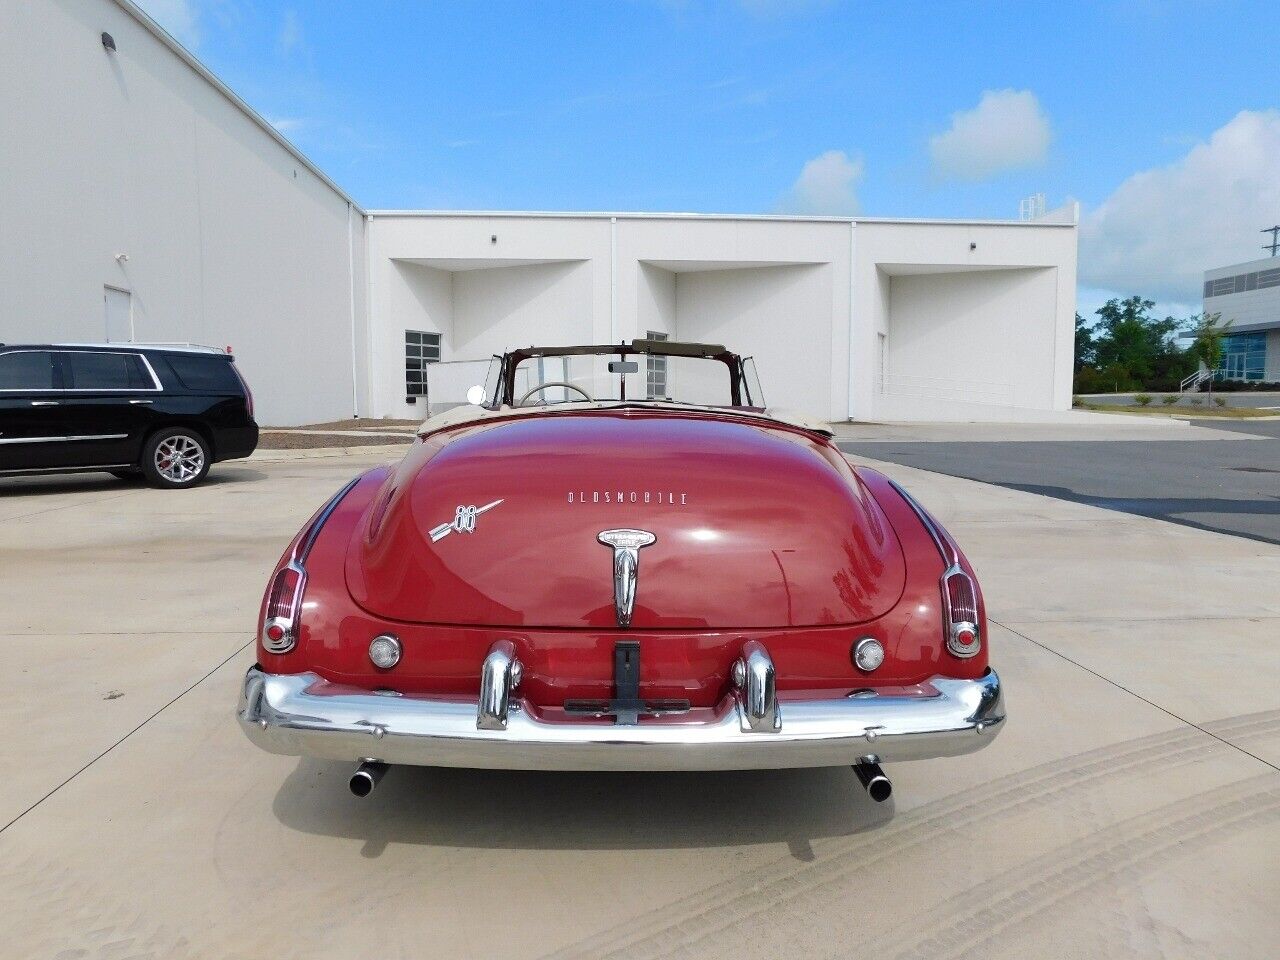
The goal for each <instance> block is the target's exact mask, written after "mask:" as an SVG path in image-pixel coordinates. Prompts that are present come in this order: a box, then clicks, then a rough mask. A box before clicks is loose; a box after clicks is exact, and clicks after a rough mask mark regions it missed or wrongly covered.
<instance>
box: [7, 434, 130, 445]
mask: <svg viewBox="0 0 1280 960" xmlns="http://www.w3.org/2000/svg"><path fill="white" fill-rule="evenodd" d="M128 436H129V435H128V434H127V433H84V434H77V435H75V436H74V437H0V443H70V442H71V441H72V440H123V439H125V438H126V437H128Z"/></svg>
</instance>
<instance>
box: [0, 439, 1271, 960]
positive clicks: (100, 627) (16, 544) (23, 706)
mask: <svg viewBox="0 0 1280 960" xmlns="http://www.w3.org/2000/svg"><path fill="white" fill-rule="evenodd" d="M377 459H378V458H377V457H376V456H372V457H371V456H368V455H366V456H364V457H359V456H353V457H346V458H340V459H309V460H305V461H301V460H300V461H293V462H278V463H249V464H243V465H228V466H223V467H221V468H219V469H217V470H216V471H215V474H214V477H213V479H214V480H215V481H216V482H212V483H210V484H209V485H208V486H205V487H203V488H200V489H197V490H192V491H186V492H182V493H167V492H155V491H151V490H147V489H142V488H138V487H129V486H124V485H121V484H119V483H117V482H115V481H111V480H108V479H98V478H78V479H71V480H58V481H54V480H39V481H21V482H16V483H5V484H3V485H0V570H2V571H3V575H2V576H0V671H2V672H3V675H4V677H5V678H6V681H7V683H6V690H7V696H6V697H5V698H4V699H3V701H0V723H3V725H4V730H5V732H6V733H5V736H4V738H3V739H0V769H3V770H4V771H5V776H4V777H3V778H0V826H2V825H5V824H7V826H6V827H4V829H3V832H0V903H4V904H5V905H6V909H5V910H4V911H3V912H0V944H2V945H3V946H0V956H3V957H5V958H6V960H8V958H15V960H17V958H25V957H32V958H40V960H48V958H55V957H61V958H70V957H77V958H121V957H155V958H164V960H169V958H183V957H202V958H204V957H208V958H233V957H234V958H254V960H259V958H264V957H271V958H279V960H285V958H293V957H297V958H308V960H315V958H328V957H333V958H343V960H350V958H366V957H405V958H418V957H427V956H429V957H448V958H455V957H473V958H485V960H488V958H492V957H499V956H501V957H509V958H525V957H529V958H533V957H541V956H548V955H549V956H556V957H582V958H591V960H597V958H602V957H619V958H635V957H660V956H666V957H697V958H706V957H724V958H735V960H737V958H742V957H748V956H770V957H806V958H807V957H837V956H839V957H852V956H875V957H885V958H889V957H899V956H918V957H929V958H938V957H961V956H965V957H968V956H984V957H991V958H1011V960H1012V958H1017V960H1026V958H1028V957H1054V958H1058V957H1068V956H1072V957H1091V958H1093V957H1125V958H1130V957H1212V958H1223V957H1232V958H1240V957H1243V958H1252V957H1256V958H1259V960H1262V958H1266V960H1271V958H1272V957H1274V953H1275V944H1276V943H1278V942H1280V915H1278V914H1277V911H1276V903H1277V900H1278V899H1280V881H1278V879H1277V876H1278V875H1277V871H1276V864H1277V862H1280V773H1278V772H1277V769H1276V767H1277V765H1278V764H1280V709H1278V705H1277V702H1276V698H1275V688H1274V680H1275V677H1276V676H1277V675H1278V674H1280V647H1277V645H1276V643H1275V638H1276V636H1277V635H1280V595H1277V592H1276V591H1275V590H1269V589H1259V587H1258V585H1259V584H1274V583H1276V582H1277V581H1278V580H1280V548H1276V547H1274V546H1271V545H1269V544H1265V543H1261V542H1256V541H1250V540H1245V539H1241V538H1238V537H1229V536H1222V535H1219V534H1215V533H1209V532H1205V531H1201V530H1195V529H1191V528H1188V527H1184V526H1175V525H1172V524H1167V523H1162V522H1159V521H1155V520H1150V519H1146V518H1143V517H1137V516H1132V515H1129V514H1125V513H1120V512H1115V511H1109V510H1099V509H1096V508H1093V507H1090V506H1085V505H1081V504H1077V503H1071V502H1065V501H1062V500H1059V499H1053V498H1047V497H1042V496H1037V495H1034V494H1029V493H1025V492H1021V491H1016V490H1010V489H1005V488H1001V487H996V486H990V485H986V484H980V483H975V482H972V481H969V480H963V479H956V478H953V477H946V476H939V475H937V474H930V473H924V472H922V471H918V470H915V469H911V468H907V467H900V466H895V465H886V466H885V469H886V470H888V471H889V472H890V473H891V474H892V475H894V476H895V477H897V478H898V479H900V480H902V481H903V482H904V483H906V484H907V485H908V486H909V487H910V488H911V489H912V490H913V491H915V492H916V493H917V494H918V495H919V496H920V497H921V498H922V499H923V500H924V502H925V503H926V504H927V505H928V506H929V507H930V508H931V509H933V510H934V511H935V512H936V513H937V514H938V515H939V516H940V517H941V518H942V519H943V520H944V521H946V522H947V523H949V524H950V526H951V528H952V530H953V531H954V532H955V534H956V535H957V536H958V537H959V539H960V540H961V542H962V543H963V544H964V545H965V547H966V549H967V550H968V552H969V554H970V556H971V557H972V559H973V560H974V562H975V564H976V565H977V568H978V570H979V572H980V574H981V576H982V582H983V584H984V585H985V588H986V592H987V596H988V602H989V607H990V612H991V615H992V617H993V624H992V628H991V636H990V643H991V647H992V651H993V657H994V662H995V663H996V665H997V666H998V667H999V669H1000V670H1001V672H1002V674H1003V676H1004V677H1005V680H1006V683H1007V686H1008V692H1009V709H1010V721H1009V724H1008V728H1007V730H1006V731H1005V732H1004V734H1003V735H1002V736H1001V738H1000V739H999V740H998V741H997V742H996V743H995V744H993V745H992V746H991V747H990V748H989V749H988V750H986V751H984V752H982V753H979V754H976V755H974V756H972V757H967V758H955V759H951V760H940V761H930V762H923V763H916V764H899V765H897V766H894V767H892V768H890V770H889V773H890V775H891V776H892V777H893V778H894V781H895V787H896V790H895V794H894V798H893V800H891V801H890V802H889V803H888V804H886V805H883V806H876V805H874V804H872V803H871V802H870V801H869V800H868V799H867V797H866V796H865V795H864V794H863V792H862V791H861V789H860V788H859V787H858V786H857V783H856V781H855V779H854V777H853V775H852V773H851V772H850V771H849V770H846V769H833V770H811V771H794V772H782V773H762V774H753V773H731V774H709V775H697V774H682V775H673V774H654V775H610V776H589V775H572V774H569V775H567V774H539V773H502V772H492V771H490V772H477V771H453V770H414V769H403V768H399V769H394V770H392V771H391V773H390V774H389V775H388V776H387V778H386V780H385V782H384V783H383V785H382V786H381V787H379V789H378V791H377V792H376V793H375V794H374V795H373V796H372V797H371V798H369V799H368V800H365V801H359V800H356V799H355V798H353V797H351V796H350V795H349V794H348V793H347V791H346V786H345V781H346V778H347V775H348V774H349V772H350V770H349V768H348V767H347V766H346V765H343V764H331V763H321V762H314V761H305V760H304V761H299V760H296V759H291V758H286V757H275V756H269V755H267V754H265V753H261V752H259V751H257V750H256V749H254V748H253V747H251V746H250V744H249V743H248V742H247V741H246V740H245V739H244V737H243V736H242V735H241V733H240V732H239V730H238V729H237V727H236V725H235V723H234V721H233V718H232V712H233V706H234V701H235V697H236V692H237V685H238V680H239V677H240V676H241V674H242V673H243V671H244V669H245V668H246V667H248V665H249V664H250V662H251V660H252V652H251V649H250V648H249V647H248V646H247V641H248V637H249V634H250V632H251V630H252V621H253V618H254V616H255V612H256V610H257V605H258V599H259V593H260V590H261V588H262V586H263V580H264V578H265V576H266V574H267V572H268V571H269V569H270V567H271V565H272V563H273V562H274V561H275V559H276V556H277V555H278V553H279V552H280V550H281V549H282V548H283V546H284V544H285V543H286V542H287V540H288V539H289V537H290V536H291V534H292V533H293V532H294V530H295V528H296V527H297V526H298V524H300V523H301V522H302V521H303V520H304V519H305V518H306V516H307V515H308V514H310V512H311V511H312V509H313V508H314V506H315V505H316V504H317V503H319V502H320V501H321V500H322V499H323V498H324V497H325V496H326V495H327V494H329V493H330V492H332V491H333V490H335V489H336V488H337V487H338V486H339V485H340V484H341V483H342V482H343V481H344V480H345V479H346V478H347V477H348V476H350V475H351V473H352V472H353V471H355V470H356V469H358V468H361V467H363V466H366V465H370V464H372V463H375V462H377Z"/></svg>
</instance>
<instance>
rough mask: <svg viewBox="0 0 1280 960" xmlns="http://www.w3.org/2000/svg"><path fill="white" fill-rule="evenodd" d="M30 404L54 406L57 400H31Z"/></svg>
mask: <svg viewBox="0 0 1280 960" xmlns="http://www.w3.org/2000/svg"><path fill="white" fill-rule="evenodd" d="M31 405H32V406H33V407H56V406H57V405H58V401H57V400H32V401H31Z"/></svg>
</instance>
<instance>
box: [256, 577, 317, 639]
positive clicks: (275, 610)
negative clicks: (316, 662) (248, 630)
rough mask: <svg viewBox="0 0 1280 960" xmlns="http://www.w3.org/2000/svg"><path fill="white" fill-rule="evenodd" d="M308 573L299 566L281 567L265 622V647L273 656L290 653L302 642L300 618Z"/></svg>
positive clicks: (268, 604) (268, 603)
mask: <svg viewBox="0 0 1280 960" xmlns="http://www.w3.org/2000/svg"><path fill="white" fill-rule="evenodd" d="M306 585H307V573H306V571H305V570H303V569H302V567H300V566H298V564H296V563H292V562H290V563H289V564H288V565H286V566H284V567H281V568H280V571H279V572H278V573H277V574H276V575H275V579H274V580H272V581H271V590H270V591H269V592H268V593H267V608H266V613H265V614H264V615H263V618H262V646H263V647H264V648H265V649H266V650H267V651H268V652H270V653H288V652H289V651H290V650H292V649H293V647H294V644H296V643H297V642H298V614H299V613H300V612H301V610H302V591H303V590H304V589H305V587H306Z"/></svg>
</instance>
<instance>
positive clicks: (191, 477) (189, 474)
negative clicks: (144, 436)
mask: <svg viewBox="0 0 1280 960" xmlns="http://www.w3.org/2000/svg"><path fill="white" fill-rule="evenodd" d="M211 462H212V461H211V459H210V455H209V444H208V441H206V440H205V439H204V438H203V437H201V436H200V435H199V434H197V433H196V432H195V431H193V430H186V429H171V430H163V431H161V432H159V433H156V434H154V435H153V436H152V437H151V439H150V440H148V441H147V445H146V447H145V448H144V449H143V452H142V463H141V464H140V465H141V467H142V472H143V473H144V474H146V477H147V480H149V481H150V482H151V484H152V486H156V487H169V488H170V489H172V488H174V487H191V486H195V485H196V484H197V483H199V482H200V481H201V480H203V479H204V475H205V474H206V473H208V472H209V464H210V463H211Z"/></svg>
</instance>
